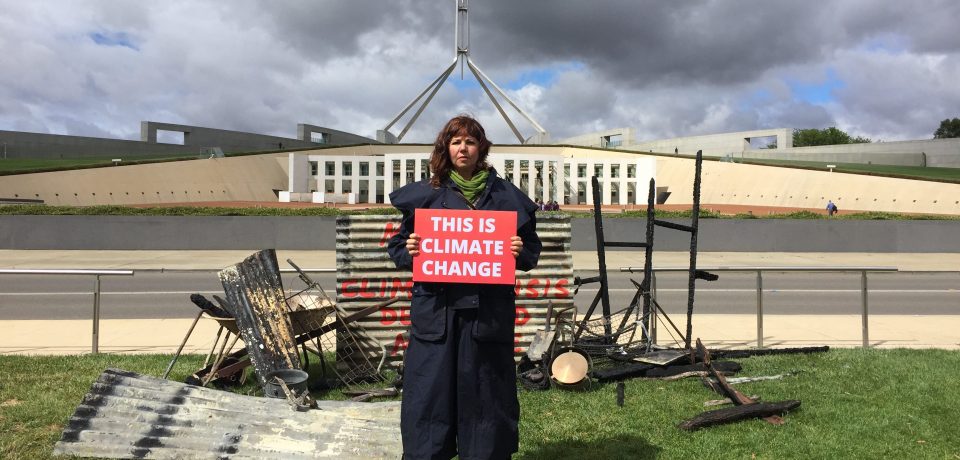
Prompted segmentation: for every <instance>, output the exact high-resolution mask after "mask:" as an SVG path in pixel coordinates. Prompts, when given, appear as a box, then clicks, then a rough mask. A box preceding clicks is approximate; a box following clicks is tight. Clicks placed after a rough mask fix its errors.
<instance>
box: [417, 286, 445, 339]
mask: <svg viewBox="0 0 960 460" xmlns="http://www.w3.org/2000/svg"><path fill="white" fill-rule="evenodd" d="M411 294H412V297H411V300H410V334H411V335H413V336H414V337H416V338H418V339H420V340H427V341H431V342H434V341H439V340H443V338H444V336H445V335H446V332H447V314H446V313H447V312H446V308H444V306H443V303H442V302H440V301H439V296H438V295H437V293H436V292H431V291H428V290H426V289H423V287H422V286H420V285H416V284H415V285H414V286H413V289H411Z"/></svg>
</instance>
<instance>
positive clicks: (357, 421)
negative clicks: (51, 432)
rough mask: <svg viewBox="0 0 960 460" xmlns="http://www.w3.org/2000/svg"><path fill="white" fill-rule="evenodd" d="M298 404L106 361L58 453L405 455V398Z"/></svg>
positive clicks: (298, 456)
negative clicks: (311, 406) (300, 407)
mask: <svg viewBox="0 0 960 460" xmlns="http://www.w3.org/2000/svg"><path fill="white" fill-rule="evenodd" d="M319 404H320V407H321V410H310V411H306V412H295V411H293V410H292V409H291V407H290V406H289V405H288V404H287V401H286V400H283V399H271V398H258V397H253V396H244V395H238V394H234V393H228V392H224V391H218V390H213V389H210V388H202V387H197V386H193V385H185V384H182V383H178V382H173V381H170V380H163V379H158V378H155V377H149V376H144V375H140V374H136V373H133V372H128V371H123V370H117V369H107V370H106V371H104V373H103V374H101V375H100V378H99V379H97V381H96V382H95V383H94V384H93V386H92V387H91V388H90V393H88V394H87V395H86V396H84V398H83V402H82V403H81V404H80V405H79V406H78V407H77V410H76V411H75V412H74V414H73V416H72V417H71V418H70V420H69V422H68V423H67V427H66V428H65V429H64V431H63V434H62V436H61V438H60V441H59V442H57V444H56V446H55V447H54V454H57V455H76V456H84V457H103V458H153V459H182V458H217V459H270V458H276V459H301V458H302V459H308V458H340V459H344V458H356V459H368V458H390V459H396V458H399V457H400V454H401V452H402V450H403V449H402V446H401V441H400V403H399V402H386V403H351V402H343V401H341V402H335V401H319Z"/></svg>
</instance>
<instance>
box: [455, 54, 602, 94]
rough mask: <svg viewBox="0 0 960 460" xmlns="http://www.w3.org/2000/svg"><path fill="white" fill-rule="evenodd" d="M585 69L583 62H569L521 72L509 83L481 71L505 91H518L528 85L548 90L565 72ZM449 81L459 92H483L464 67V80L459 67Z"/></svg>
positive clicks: (471, 74) (491, 89)
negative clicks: (461, 77)
mask: <svg viewBox="0 0 960 460" xmlns="http://www.w3.org/2000/svg"><path fill="white" fill-rule="evenodd" d="M583 68H584V65H583V63H581V62H575V61H574V62H567V63H563V64H556V65H551V66H545V67H538V68H535V69H529V70H526V71H523V72H521V73H520V74H519V75H517V76H516V77H515V78H513V79H512V80H509V81H500V80H497V79H496V77H494V76H493V75H490V74H489V73H487V72H486V70H484V69H483V67H480V70H484V73H487V76H489V77H490V78H493V79H494V80H493V81H495V82H496V83H497V85H499V86H500V87H501V88H503V89H504V90H512V91H516V90H518V89H520V88H523V87H524V86H526V85H528V84H531V83H532V84H535V85H538V86H542V87H544V88H548V87H550V86H551V85H553V83H554V82H555V81H556V80H557V77H558V76H560V74H562V73H564V72H572V71H577V70H581V69H583ZM449 81H450V82H451V83H453V86H454V87H455V88H457V90H458V91H463V90H481V88H480V85H479V84H478V83H477V80H476V78H474V77H473V73H472V72H470V69H468V68H466V67H464V69H463V79H462V80H461V79H460V67H459V66H457V69H456V70H455V71H454V72H453V73H452V74H450V78H449ZM490 91H493V92H495V91H496V90H494V89H493V88H490Z"/></svg>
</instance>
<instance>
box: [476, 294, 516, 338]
mask: <svg viewBox="0 0 960 460" xmlns="http://www.w3.org/2000/svg"><path fill="white" fill-rule="evenodd" d="M516 320H517V308H516V306H515V298H514V295H513V289H512V287H511V289H510V290H509V291H507V292H505V293H504V292H495V293H493V294H491V295H484V294H483V293H482V292H481V294H480V307H479V308H478V309H477V322H476V326H475V327H474V330H473V338H474V339H476V340H477V341H478V342H496V343H513V341H514V337H513V335H514V329H515V326H514V325H515V323H516Z"/></svg>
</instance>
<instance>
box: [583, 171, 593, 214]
mask: <svg viewBox="0 0 960 460" xmlns="http://www.w3.org/2000/svg"><path fill="white" fill-rule="evenodd" d="M592 177H593V162H592V161H587V177H585V178H584V179H586V183H585V185H584V186H585V187H586V188H587V204H589V205H590V206H593V179H592Z"/></svg>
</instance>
